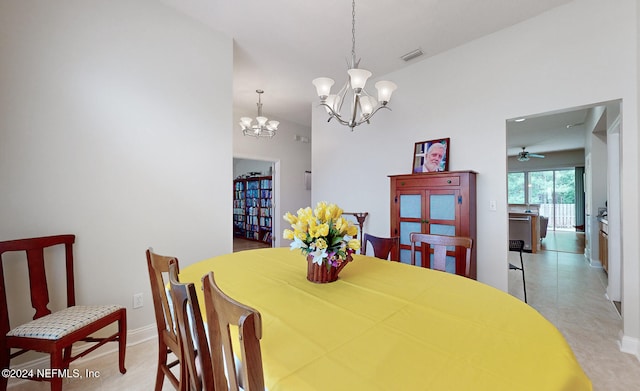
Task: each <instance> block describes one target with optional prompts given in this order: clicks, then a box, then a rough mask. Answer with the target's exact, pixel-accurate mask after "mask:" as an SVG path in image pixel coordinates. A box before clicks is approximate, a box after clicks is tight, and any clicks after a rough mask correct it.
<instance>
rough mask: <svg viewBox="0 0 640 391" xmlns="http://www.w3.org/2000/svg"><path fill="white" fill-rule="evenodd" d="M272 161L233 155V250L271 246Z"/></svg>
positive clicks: (274, 164) (273, 183)
mask: <svg viewBox="0 0 640 391" xmlns="http://www.w3.org/2000/svg"><path fill="white" fill-rule="evenodd" d="M275 166H276V162H273V161H267V160H255V159H244V158H234V159H233V177H234V180H233V185H232V186H233V251H234V252H237V251H244V250H251V249H258V248H268V247H273V246H274V240H273V237H274V236H273V232H274V229H275V227H274V225H275V224H274V219H273V216H276V214H275V211H274V209H275V202H274V200H275V199H276V197H275V194H276V186H275V184H276V181H275V180H274V176H275Z"/></svg>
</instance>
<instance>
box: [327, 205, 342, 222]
mask: <svg viewBox="0 0 640 391" xmlns="http://www.w3.org/2000/svg"><path fill="white" fill-rule="evenodd" d="M326 214H327V220H336V219H338V218H339V217H340V216H342V209H340V208H339V207H338V205H336V204H331V205H329V206H328V207H327V211H326Z"/></svg>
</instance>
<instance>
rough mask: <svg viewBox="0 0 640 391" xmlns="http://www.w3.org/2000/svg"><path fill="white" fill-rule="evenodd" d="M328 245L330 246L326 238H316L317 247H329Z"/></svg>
mask: <svg viewBox="0 0 640 391" xmlns="http://www.w3.org/2000/svg"><path fill="white" fill-rule="evenodd" d="M327 247H329V246H328V245H327V241H326V240H324V239H322V238H319V239H317V240H316V248H317V249H323V248H327Z"/></svg>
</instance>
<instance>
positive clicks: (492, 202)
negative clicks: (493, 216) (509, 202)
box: [489, 200, 498, 210]
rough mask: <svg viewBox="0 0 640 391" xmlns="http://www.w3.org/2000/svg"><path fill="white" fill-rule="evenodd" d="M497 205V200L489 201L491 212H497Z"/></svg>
mask: <svg viewBox="0 0 640 391" xmlns="http://www.w3.org/2000/svg"><path fill="white" fill-rule="evenodd" d="M497 208H498V207H497V205H496V201H495V200H491V201H489V210H497Z"/></svg>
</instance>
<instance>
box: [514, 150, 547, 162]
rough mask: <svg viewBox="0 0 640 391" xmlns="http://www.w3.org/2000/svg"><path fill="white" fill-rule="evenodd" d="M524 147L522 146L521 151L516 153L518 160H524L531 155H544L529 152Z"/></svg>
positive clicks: (540, 156) (542, 156)
mask: <svg viewBox="0 0 640 391" xmlns="http://www.w3.org/2000/svg"><path fill="white" fill-rule="evenodd" d="M524 149H525V147H522V152H520V153H518V160H519V161H521V162H526V161H528V160H529V158H531V157H538V158H544V155H539V154H537V153H529V152H527V151H525V150H524Z"/></svg>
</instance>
